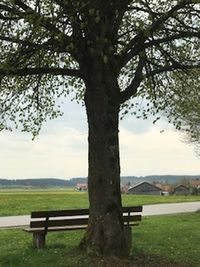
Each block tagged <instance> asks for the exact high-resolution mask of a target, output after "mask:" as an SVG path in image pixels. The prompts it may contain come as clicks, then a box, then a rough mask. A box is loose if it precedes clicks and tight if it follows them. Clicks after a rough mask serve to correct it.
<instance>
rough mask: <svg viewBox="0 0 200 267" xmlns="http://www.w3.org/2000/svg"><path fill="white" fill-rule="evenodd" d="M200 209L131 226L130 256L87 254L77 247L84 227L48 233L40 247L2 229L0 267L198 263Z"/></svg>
mask: <svg viewBox="0 0 200 267" xmlns="http://www.w3.org/2000/svg"><path fill="white" fill-rule="evenodd" d="M199 225H200V213H190V214H179V215H167V216H151V217H145V218H144V219H143V221H142V223H141V225H140V226H137V227H134V228H133V229H132V239H133V245H132V253H131V257H130V258H128V259H124V260H118V259H110V258H109V259H108V258H88V257H87V256H86V255H85V254H83V253H82V252H81V251H79V250H78V249H77V246H78V244H79V242H80V240H81V238H82V237H83V234H84V232H83V231H69V232H59V233H49V234H48V235H47V246H46V248H45V249H43V250H40V251H37V250H36V249H34V248H33V246H32V235H31V234H28V233H25V232H24V231H22V230H19V229H18V230H16V229H15V230H14V229H13V230H0V245H1V249H0V266H1V267H27V266H29V267H35V266H38V267H47V266H48V267H55V266H56V267H110V266H114V267H161V266H162V267H199V266H200V258H199V255H200V242H199V240H200V227H199Z"/></svg>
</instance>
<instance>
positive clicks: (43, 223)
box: [30, 215, 141, 230]
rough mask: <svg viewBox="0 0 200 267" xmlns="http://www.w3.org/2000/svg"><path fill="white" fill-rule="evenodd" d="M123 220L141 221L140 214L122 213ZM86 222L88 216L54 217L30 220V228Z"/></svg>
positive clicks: (82, 223)
mask: <svg viewBox="0 0 200 267" xmlns="http://www.w3.org/2000/svg"><path fill="white" fill-rule="evenodd" d="M123 220H124V222H135V221H141V215H130V216H128V215H124V216H123ZM87 223H88V218H70V219H56V220H50V219H49V221H48V223H47V222H46V221H45V220H42V221H31V222H30V228H41V227H46V226H48V230H49V227H53V226H67V225H86V224H87Z"/></svg>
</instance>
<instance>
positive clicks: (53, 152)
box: [0, 108, 200, 178]
mask: <svg viewBox="0 0 200 267" xmlns="http://www.w3.org/2000/svg"><path fill="white" fill-rule="evenodd" d="M78 114H79V115H78ZM131 123H133V125H132V124H131ZM121 125H122V126H120V149H121V152H120V155H121V174H122V175H150V174H200V164H199V159H197V158H196V157H195V153H194V149H193V147H190V146H188V145H186V144H183V143H182V142H181V141H180V136H179V135H178V134H177V133H176V132H174V131H172V130H171V129H170V128H169V127H168V129H167V130H166V131H165V132H164V133H163V134H161V133H160V129H159V127H158V126H152V125H151V124H150V123H149V121H142V120H140V121H139V120H138V121H137V123H136V122H135V120H134V119H132V120H130V119H129V120H128V121H124V122H122V123H121ZM164 125H165V124H164ZM164 127H165V126H164ZM135 128H137V131H134V129H135ZM161 129H162V127H161ZM0 148H1V150H0V178H31V177H41V178H42V177H60V178H71V177H77V176H87V169H88V163H87V155H88V152H87V123H86V119H85V118H83V116H82V111H79V112H78V111H77V110H76V108H74V113H73V112H72V114H71V115H69V114H68V116H67V117H66V116H64V117H63V118H60V119H57V120H55V121H51V122H48V123H47V124H46V125H44V128H43V130H42V131H41V134H40V136H39V138H38V139H36V140H35V141H32V140H31V135H30V134H25V133H23V134H22V133H17V132H13V133H8V132H0Z"/></svg>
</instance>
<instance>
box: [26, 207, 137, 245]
mask: <svg viewBox="0 0 200 267" xmlns="http://www.w3.org/2000/svg"><path fill="white" fill-rule="evenodd" d="M141 212H142V206H132V207H123V219H124V225H125V226H136V225H139V222H140V221H141V219H142V216H141ZM136 213H137V214H136ZM88 218H89V209H73V210H55V211H34V212H32V213H31V221H30V226H29V227H28V228H25V229H24V230H25V231H26V232H28V233H33V244H34V247H36V248H38V249H40V248H43V247H44V245H45V237H46V234H47V233H48V232H53V231H69V230H81V229H86V227H87V224H88ZM127 229H128V228H127ZM129 229H130V227H129Z"/></svg>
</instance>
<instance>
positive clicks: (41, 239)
mask: <svg viewBox="0 0 200 267" xmlns="http://www.w3.org/2000/svg"><path fill="white" fill-rule="evenodd" d="M45 237H46V233H33V246H34V247H35V248H37V249H41V248H43V247H44V246H45Z"/></svg>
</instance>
